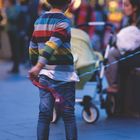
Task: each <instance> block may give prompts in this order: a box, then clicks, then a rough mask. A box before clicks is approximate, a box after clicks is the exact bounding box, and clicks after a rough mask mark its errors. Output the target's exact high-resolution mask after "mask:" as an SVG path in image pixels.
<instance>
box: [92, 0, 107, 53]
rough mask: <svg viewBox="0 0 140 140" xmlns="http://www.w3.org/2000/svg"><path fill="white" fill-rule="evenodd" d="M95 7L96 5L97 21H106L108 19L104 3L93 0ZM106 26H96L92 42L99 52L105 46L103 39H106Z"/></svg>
mask: <svg viewBox="0 0 140 140" xmlns="http://www.w3.org/2000/svg"><path fill="white" fill-rule="evenodd" d="M92 1H94V3H92V5H93V7H94V13H95V21H96V22H106V21H107V14H106V11H105V10H104V7H103V5H101V4H100V3H99V0H96V1H95V0H91V2H92ZM104 31H105V28H104V26H95V34H94V35H93V37H92V44H93V48H94V49H95V50H97V51H99V52H102V51H103V50H102V47H103V39H104Z"/></svg>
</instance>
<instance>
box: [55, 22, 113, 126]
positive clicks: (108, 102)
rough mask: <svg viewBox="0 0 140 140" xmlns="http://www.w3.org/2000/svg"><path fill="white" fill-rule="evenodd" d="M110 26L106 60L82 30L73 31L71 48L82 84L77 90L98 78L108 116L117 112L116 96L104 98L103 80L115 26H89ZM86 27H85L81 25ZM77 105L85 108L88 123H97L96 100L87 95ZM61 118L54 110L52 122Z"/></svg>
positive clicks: (98, 23) (103, 104)
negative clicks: (93, 77)
mask: <svg viewBox="0 0 140 140" xmlns="http://www.w3.org/2000/svg"><path fill="white" fill-rule="evenodd" d="M89 25H92V26H98V25H100V26H109V27H111V36H110V39H109V43H108V45H107V48H106V52H105V55H104V59H103V56H102V54H101V53H99V52H96V51H94V50H93V48H92V45H91V41H90V38H89V35H88V34H87V33H86V32H84V31H83V30H81V29H77V28H72V29H71V46H72V54H73V56H74V64H75V68H76V71H77V74H78V76H79V78H80V82H78V83H77V85H76V89H83V87H84V85H85V84H86V83H87V82H88V81H89V80H90V79H91V78H92V76H93V74H94V75H95V76H96V82H97V87H96V88H97V92H98V93H99V99H100V102H101V107H102V108H105V109H106V112H107V114H108V115H111V114H113V113H114V111H115V101H116V99H115V96H114V95H107V96H106V98H104V96H103V93H104V91H103V86H102V79H103V76H104V69H105V64H106V63H105V61H106V59H107V56H108V51H109V48H110V47H111V45H112V44H111V43H112V37H113V35H112V33H113V32H114V28H113V27H114V26H113V25H112V24H109V23H104V22H90V23H88V26H89ZM80 26H85V25H80ZM76 103H79V104H80V105H82V106H83V110H82V117H83V119H84V121H85V122H87V123H95V122H96V121H97V120H98V118H99V110H98V108H97V107H96V105H95V103H94V99H93V98H92V97H91V96H89V95H85V96H84V97H83V98H82V99H78V98H76ZM58 118H59V112H58V111H57V107H55V108H54V112H53V119H52V122H53V123H55V122H57V120H58Z"/></svg>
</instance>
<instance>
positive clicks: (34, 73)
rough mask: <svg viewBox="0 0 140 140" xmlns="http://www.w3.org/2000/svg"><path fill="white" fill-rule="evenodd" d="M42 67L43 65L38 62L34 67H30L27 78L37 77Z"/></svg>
mask: <svg viewBox="0 0 140 140" xmlns="http://www.w3.org/2000/svg"><path fill="white" fill-rule="evenodd" d="M43 67H44V65H43V64H41V63H38V64H36V65H35V66H34V67H32V68H31V70H30V71H29V78H30V80H31V81H33V80H34V79H37V78H38V75H39V72H40V70H41V69H42V68H43Z"/></svg>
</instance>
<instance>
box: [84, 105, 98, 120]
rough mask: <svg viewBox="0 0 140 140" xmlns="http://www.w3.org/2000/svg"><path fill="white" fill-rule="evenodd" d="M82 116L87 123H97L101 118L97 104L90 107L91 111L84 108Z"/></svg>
mask: <svg viewBox="0 0 140 140" xmlns="http://www.w3.org/2000/svg"><path fill="white" fill-rule="evenodd" d="M82 117H83V120H84V121H85V122H86V123H95V122H96V121H97V120H98V118H99V110H98V108H97V107H96V106H92V107H90V108H89V113H88V112H87V111H86V110H85V109H83V110H82Z"/></svg>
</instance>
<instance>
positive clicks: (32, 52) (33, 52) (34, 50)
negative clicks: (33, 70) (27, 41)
mask: <svg viewBox="0 0 140 140" xmlns="http://www.w3.org/2000/svg"><path fill="white" fill-rule="evenodd" d="M29 54H38V49H37V48H36V49H33V48H29Z"/></svg>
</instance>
